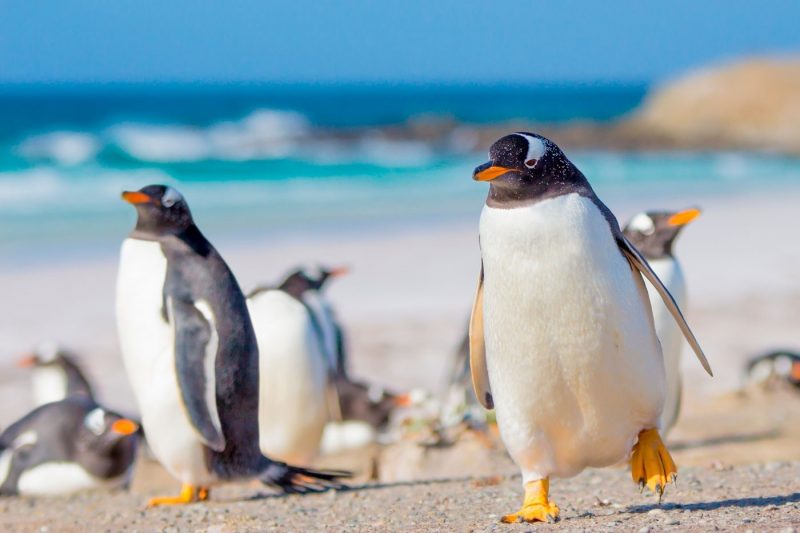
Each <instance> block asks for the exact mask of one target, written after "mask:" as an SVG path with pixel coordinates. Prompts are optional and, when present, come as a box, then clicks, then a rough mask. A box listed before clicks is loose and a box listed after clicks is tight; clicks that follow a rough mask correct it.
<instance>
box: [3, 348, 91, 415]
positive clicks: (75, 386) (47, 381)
mask: <svg viewBox="0 0 800 533" xmlns="http://www.w3.org/2000/svg"><path fill="white" fill-rule="evenodd" d="M17 365H18V366H19V367H21V368H30V369H32V373H31V385H32V386H33V401H34V405H36V406H39V405H44V404H46V403H49V402H56V401H58V400H63V399H64V398H66V397H68V396H74V395H82V396H86V397H87V398H93V397H94V393H93V392H92V386H91V385H90V384H89V380H88V379H86V376H85V375H84V374H83V371H82V370H81V367H80V365H78V362H77V360H76V358H75V356H74V355H73V354H72V353H70V352H68V351H66V350H63V349H61V348H59V347H58V345H56V344H55V343H54V342H43V343H41V344H40V345H39V346H37V348H36V350H34V352H33V353H31V354H30V355H27V356H25V357H23V358H21V359H20V360H19V361H17Z"/></svg>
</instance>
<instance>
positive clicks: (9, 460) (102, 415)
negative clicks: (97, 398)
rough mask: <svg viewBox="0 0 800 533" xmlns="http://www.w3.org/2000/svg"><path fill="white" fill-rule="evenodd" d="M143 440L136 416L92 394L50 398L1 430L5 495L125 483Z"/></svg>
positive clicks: (1, 490)
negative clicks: (127, 415)
mask: <svg viewBox="0 0 800 533" xmlns="http://www.w3.org/2000/svg"><path fill="white" fill-rule="evenodd" d="M138 440H139V425H138V424H137V423H136V422H134V421H132V420H128V419H126V418H123V417H122V416H120V415H119V414H117V413H114V412H111V411H108V410H107V409H104V408H103V407H100V406H99V405H97V404H96V403H95V402H94V400H92V399H91V398H89V397H87V396H71V397H68V398H65V399H63V400H61V401H56V402H50V403H47V404H45V405H42V406H40V407H37V408H36V409H34V410H33V411H31V412H30V413H28V414H27V415H26V416H25V417H23V418H22V419H20V420H18V421H17V422H15V423H14V424H12V425H11V426H9V427H8V428H7V429H6V430H5V431H4V432H3V434H2V435H0V495H12V494H21V495H24V496H50V495H56V494H69V493H72V492H78V491H81V490H87V489H93V488H101V487H102V488H111V487H119V486H124V485H126V484H127V482H128V480H129V478H130V474H131V466H132V465H133V461H134V458H135V456H136V446H137V443H138Z"/></svg>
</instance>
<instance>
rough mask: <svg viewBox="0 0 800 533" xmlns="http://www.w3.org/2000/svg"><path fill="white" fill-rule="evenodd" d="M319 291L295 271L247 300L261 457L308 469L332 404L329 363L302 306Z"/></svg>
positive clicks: (310, 313) (314, 323) (311, 319)
mask: <svg viewBox="0 0 800 533" xmlns="http://www.w3.org/2000/svg"><path fill="white" fill-rule="evenodd" d="M326 277H327V276H326ZM323 282H324V279H323ZM320 286H321V283H318V282H317V280H314V279H312V278H310V277H308V276H307V275H306V274H305V271H304V270H302V269H298V270H297V271H295V272H292V273H291V274H290V275H289V276H287V278H286V279H285V280H284V281H283V282H282V283H281V284H280V285H278V286H277V287H274V288H271V287H260V288H258V289H256V290H254V291H252V292H251V293H250V294H249V295H248V297H247V307H248V309H249V311H250V317H251V319H252V321H253V329H254V330H255V333H256V339H257V340H258V347H259V372H260V375H261V381H260V386H259V408H258V413H259V442H260V446H261V451H262V452H263V453H264V454H267V455H269V456H270V457H276V458H278V459H280V460H282V461H289V462H293V463H298V464H309V463H310V462H311V461H313V460H314V458H315V457H316V455H317V453H318V452H319V446H320V441H321V439H322V433H323V431H324V429H325V424H326V423H327V421H328V419H329V417H330V409H331V408H332V406H331V402H334V401H335V400H334V399H333V398H332V397H331V393H330V391H329V388H330V387H331V386H332V385H331V384H330V376H331V374H332V372H331V368H330V367H331V365H332V364H333V359H331V358H329V355H330V354H328V353H326V351H325V347H324V339H323V335H322V330H321V327H320V324H319V319H318V317H317V316H316V314H315V313H314V312H313V311H312V308H311V307H310V306H309V305H308V304H307V303H306V301H305V298H307V297H308V295H307V293H309V292H312V291H317V290H318V289H319V287H320Z"/></svg>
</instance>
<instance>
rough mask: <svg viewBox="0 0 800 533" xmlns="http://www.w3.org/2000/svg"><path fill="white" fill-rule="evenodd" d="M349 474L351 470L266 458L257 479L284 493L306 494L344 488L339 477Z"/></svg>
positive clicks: (348, 475) (350, 474)
mask: <svg viewBox="0 0 800 533" xmlns="http://www.w3.org/2000/svg"><path fill="white" fill-rule="evenodd" d="M265 459H266V458H265ZM350 476H352V473H351V472H347V471H343V470H314V469H311V468H301V467H299V466H292V465H287V464H286V463H281V462H277V461H272V460H269V459H267V464H266V466H265V468H264V469H263V470H262V471H261V474H259V476H258V479H259V480H260V481H261V482H262V483H264V484H265V485H270V486H272V487H277V488H279V489H281V490H283V492H285V493H286V494H307V493H310V492H324V491H326V490H330V489H342V488H345V487H346V486H347V485H344V484H343V483H341V482H340V481H339V479H341V478H346V477H350Z"/></svg>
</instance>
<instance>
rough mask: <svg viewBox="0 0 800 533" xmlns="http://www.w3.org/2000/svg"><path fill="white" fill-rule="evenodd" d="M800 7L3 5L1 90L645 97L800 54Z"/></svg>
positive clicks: (11, 1)
mask: <svg viewBox="0 0 800 533" xmlns="http://www.w3.org/2000/svg"><path fill="white" fill-rule="evenodd" d="M798 21H800V1H797V0H793V1H792V0H784V1H777V0H776V1H769V0H765V1H762V2H751V1H747V2H745V1H738V0H730V1H722V0H707V1H699V0H694V1H688V0H677V1H674V0H673V1H669V2H649V1H645V0H639V1H636V0H620V1H608V2H594V1H592V2H589V1H585V2H584V1H570V0H559V1H555V0H551V1H534V0H528V1H523V0H519V1H515V0H495V1H491V0H485V1H479V0H461V1H451V2H441V1H436V0H400V1H378V0H373V1H369V0H360V1H359V0H341V1H339V2H332V1H325V0H292V1H285V2H272V1H268V0H261V1H258V0H242V1H233V0H229V1H222V0H220V1H215V2H211V1H207V0H174V1H170V0H133V1H131V0H69V1H66V0H0V83H47V84H52V83H64V82H66V83H109V82H112V83H113V82H116V83H158V82H161V83H183V82H197V81H206V82H215V83H237V82H283V83H329V82H337V83H354V82H355V83H358V82H367V83H372V82H388V83H408V84H417V83H430V82H434V83H484V84H505V83H514V84H536V83H554V82H556V83H557V82H575V81H581V82H594V81H601V82H612V83H613V82H618V83H640V82H650V81H658V80H662V79H664V78H668V77H670V76H674V75H676V74H678V73H680V72H682V71H684V70H686V69H687V68H690V67H694V66H699V65H703V64H706V63H708V62H713V61H721V60H723V61H724V60H726V59H730V58H734V57H737V56H740V55H743V54H761V53H784V54H785V53H788V52H792V51H795V52H799V53H800V37H799V36H800V30H799V29H798Z"/></svg>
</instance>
